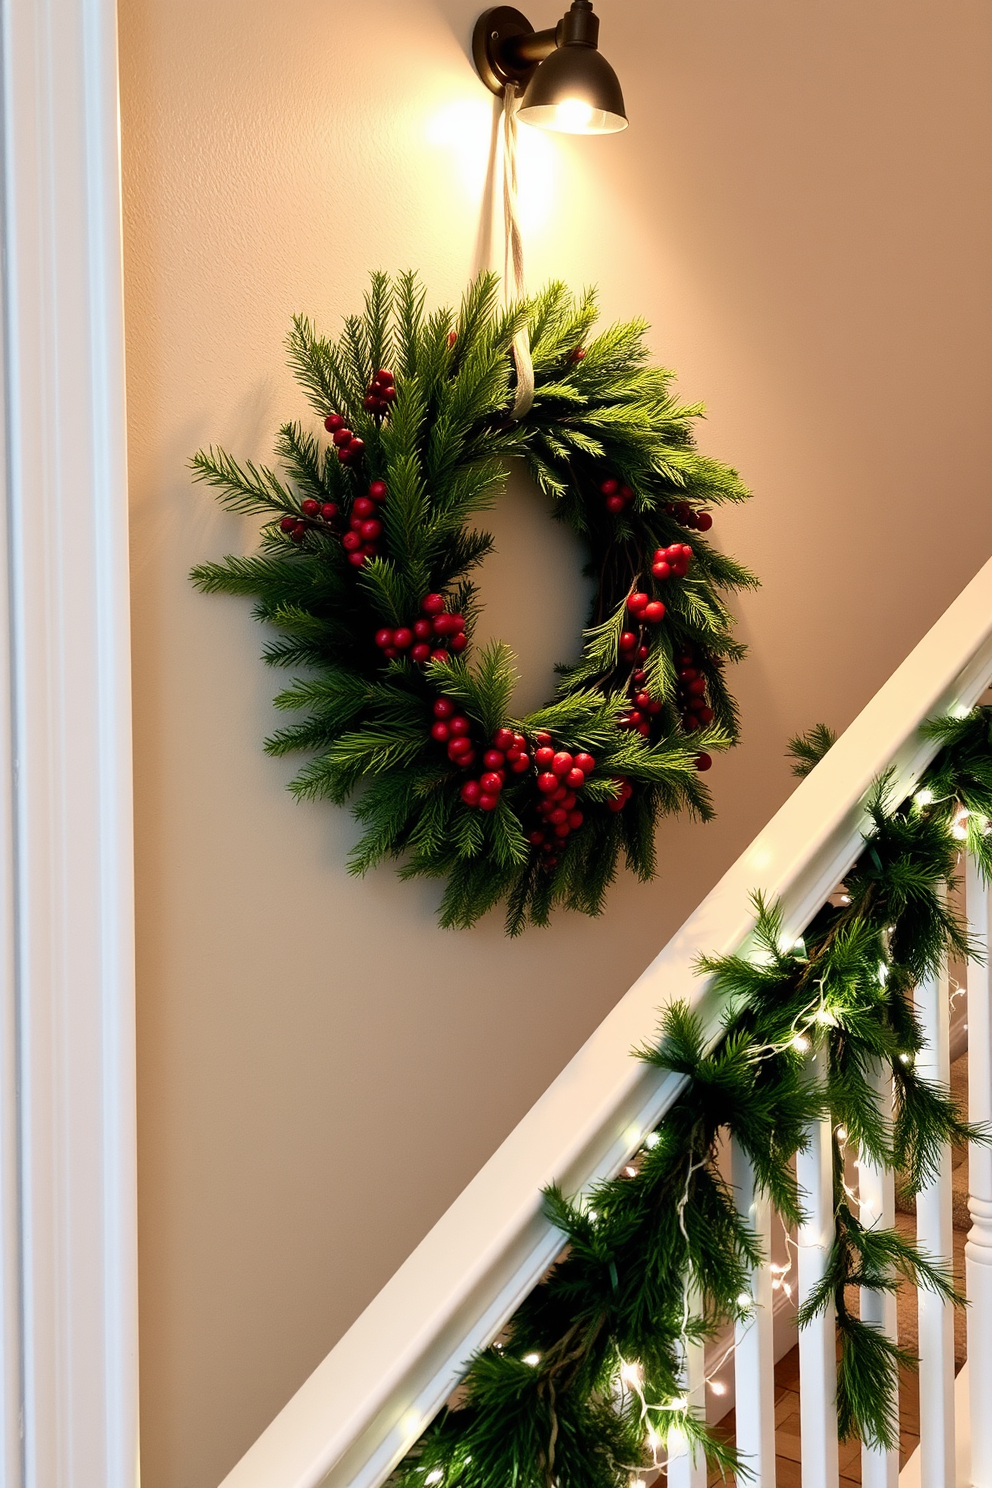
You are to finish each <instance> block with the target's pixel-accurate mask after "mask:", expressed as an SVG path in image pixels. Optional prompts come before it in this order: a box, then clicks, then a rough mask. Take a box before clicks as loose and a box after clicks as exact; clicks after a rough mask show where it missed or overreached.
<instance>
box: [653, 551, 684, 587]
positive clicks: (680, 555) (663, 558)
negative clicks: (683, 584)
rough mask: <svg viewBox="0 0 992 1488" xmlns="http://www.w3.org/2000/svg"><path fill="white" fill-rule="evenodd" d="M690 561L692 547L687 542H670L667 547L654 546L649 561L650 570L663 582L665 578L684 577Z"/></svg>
mask: <svg viewBox="0 0 992 1488" xmlns="http://www.w3.org/2000/svg"><path fill="white" fill-rule="evenodd" d="M691 562H692V549H691V548H690V547H689V544H688V543H671V544H670V546H669V547H667V548H656V549H655V552H654V558H653V560H652V563H651V572H652V573H653V574H654V576H655V578H656V579H660V580H661V581H662V582H663V583H664V581H665V579H672V578H675V579H684V578H685V576H686V574H687V573H688V572H689V564H690V563H691Z"/></svg>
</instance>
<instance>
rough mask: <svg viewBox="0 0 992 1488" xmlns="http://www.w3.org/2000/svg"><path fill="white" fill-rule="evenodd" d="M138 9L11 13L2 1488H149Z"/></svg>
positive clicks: (0, 7)
mask: <svg viewBox="0 0 992 1488" xmlns="http://www.w3.org/2000/svg"><path fill="white" fill-rule="evenodd" d="M116 19H117V18H116V11H115V0H0V48H2V58H0V60H2V81H0V89H2V110H3V112H2V138H3V219H2V237H3V258H2V266H0V274H2V301H0V316H2V329H3V359H2V369H0V376H2V385H3V399H4V417H3V420H2V429H0V438H2V442H3V443H2V456H3V462H4V470H5V476H6V493H5V494H6V500H5V502H4V504H3V511H2V515H0V545H2V548H3V555H2V560H3V561H2V562H0V634H2V644H0V752H2V754H3V760H2V769H3V777H2V778H3V780H4V781H6V782H7V783H8V784H7V788H6V789H5V790H4V792H3V797H2V801H0V946H2V957H3V962H2V964H3V978H2V982H0V987H2V993H0V1482H2V1483H3V1485H5V1488H134V1485H135V1484H136V1483H137V1472H138V1469H137V1302H136V1296H137V1286H136V1274H137V1265H136V1253H137V1246H136V1201H135V1140H134V1126H135V1096H134V973H133V963H134V956H133V894H132V818H131V713H130V677H129V644H128V582H127V580H128V574H127V514H126V465H125V408H124V339H123V292H122V274H121V207H120V165H119V146H118V134H119V130H118V102H117V30H116Z"/></svg>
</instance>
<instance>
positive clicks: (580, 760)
mask: <svg viewBox="0 0 992 1488" xmlns="http://www.w3.org/2000/svg"><path fill="white" fill-rule="evenodd" d="M575 768H576V769H577V770H581V771H582V773H583V775H591V774H592V772H593V770H595V768H596V761H595V760H594V759H593V757H592V755H591V754H586V752H585V750H582V751H581V752H580V753H579V754H577V755H576V756H575Z"/></svg>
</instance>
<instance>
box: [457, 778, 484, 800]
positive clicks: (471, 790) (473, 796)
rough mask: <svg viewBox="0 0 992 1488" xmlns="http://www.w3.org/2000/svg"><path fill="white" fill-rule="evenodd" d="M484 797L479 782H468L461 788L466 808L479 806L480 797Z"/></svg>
mask: <svg viewBox="0 0 992 1488" xmlns="http://www.w3.org/2000/svg"><path fill="white" fill-rule="evenodd" d="M481 795H482V786H481V785H480V784H479V782H478V781H477V780H466V782H465V784H464V785H463V786H462V788H461V798H462V800H463V801H464V802H465V805H466V806H478V804H479V797H480V796H481Z"/></svg>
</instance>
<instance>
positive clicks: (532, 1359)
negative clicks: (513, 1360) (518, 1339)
mask: <svg viewBox="0 0 992 1488" xmlns="http://www.w3.org/2000/svg"><path fill="white" fill-rule="evenodd" d="M523 1362H524V1363H525V1364H530V1365H531V1366H532V1367H533V1365H535V1364H540V1362H541V1356H540V1354H524V1358H523Z"/></svg>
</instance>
